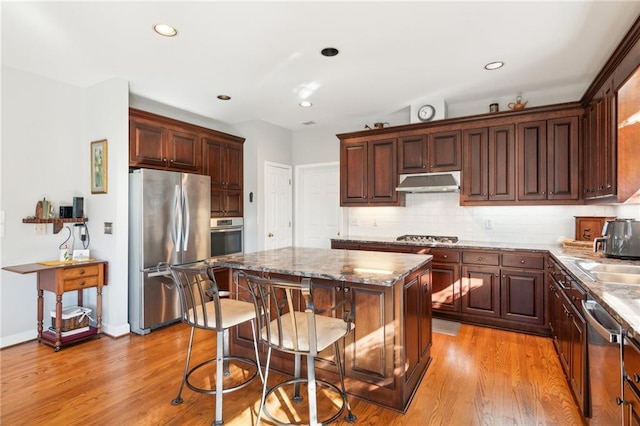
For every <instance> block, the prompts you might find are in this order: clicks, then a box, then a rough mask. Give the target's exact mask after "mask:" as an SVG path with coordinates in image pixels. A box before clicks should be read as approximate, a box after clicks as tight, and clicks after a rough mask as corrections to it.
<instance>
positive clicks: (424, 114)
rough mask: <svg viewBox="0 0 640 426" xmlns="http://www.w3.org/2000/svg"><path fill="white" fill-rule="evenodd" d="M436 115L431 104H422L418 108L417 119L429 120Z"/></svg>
mask: <svg viewBox="0 0 640 426" xmlns="http://www.w3.org/2000/svg"><path fill="white" fill-rule="evenodd" d="M435 115H436V109H435V108H434V107H433V105H422V106H421V107H420V109H419V110H418V120H420V121H431V120H432V119H433V117H434V116H435Z"/></svg>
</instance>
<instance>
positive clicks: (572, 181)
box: [547, 116, 580, 200]
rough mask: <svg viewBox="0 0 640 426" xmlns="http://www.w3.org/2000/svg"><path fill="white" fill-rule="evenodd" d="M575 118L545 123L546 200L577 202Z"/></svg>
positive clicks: (576, 122) (576, 120)
mask: <svg viewBox="0 0 640 426" xmlns="http://www.w3.org/2000/svg"><path fill="white" fill-rule="evenodd" d="M578 123H579V119H578V117H577V116H576V117H567V118H558V119H554V120H548V121H547V138H548V150H549V154H548V155H547V198H548V199H549V200H577V199H578V196H579V193H578V180H579V171H580V169H579V164H578V160H579V158H578Z"/></svg>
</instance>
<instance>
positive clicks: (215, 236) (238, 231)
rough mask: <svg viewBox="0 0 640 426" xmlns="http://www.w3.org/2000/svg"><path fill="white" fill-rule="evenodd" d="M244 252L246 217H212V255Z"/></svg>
mask: <svg viewBox="0 0 640 426" xmlns="http://www.w3.org/2000/svg"><path fill="white" fill-rule="evenodd" d="M243 252H244V219H243V218H241V217H225V218H212V219H211V256H212V257H213V256H223V255H226V254H239V253H243Z"/></svg>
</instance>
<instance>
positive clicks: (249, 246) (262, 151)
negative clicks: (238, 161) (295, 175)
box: [234, 121, 293, 253]
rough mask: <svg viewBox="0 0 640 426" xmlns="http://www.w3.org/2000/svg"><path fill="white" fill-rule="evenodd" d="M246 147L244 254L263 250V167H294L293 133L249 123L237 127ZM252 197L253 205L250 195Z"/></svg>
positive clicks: (265, 125)
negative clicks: (282, 165) (268, 163)
mask: <svg viewBox="0 0 640 426" xmlns="http://www.w3.org/2000/svg"><path fill="white" fill-rule="evenodd" d="M234 127H235V129H236V132H235V134H236V135H238V136H241V137H243V138H246V141H245V144H244V188H243V190H244V232H245V252H247V253H248V252H253V251H258V250H262V249H263V248H264V238H265V235H264V234H265V232H264V223H263V222H264V197H263V188H264V163H265V161H270V162H274V163H280V164H285V165H292V164H293V163H292V140H291V131H289V130H287V129H284V128H282V127H279V126H276V125H273V124H270V123H267V122H264V121H249V122H244V123H240V124H236V125H235V126H234ZM250 193H253V202H250V201H249V194H250Z"/></svg>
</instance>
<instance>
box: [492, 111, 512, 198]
mask: <svg viewBox="0 0 640 426" xmlns="http://www.w3.org/2000/svg"><path fill="white" fill-rule="evenodd" d="M514 134H515V127H514V125H513V124H509V125H505V126H495V127H489V200H492V201H512V200H515V199H516V192H515V189H516V188H515V179H516V174H515V170H516V169H515V161H516V154H515V148H516V145H515V135H514Z"/></svg>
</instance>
